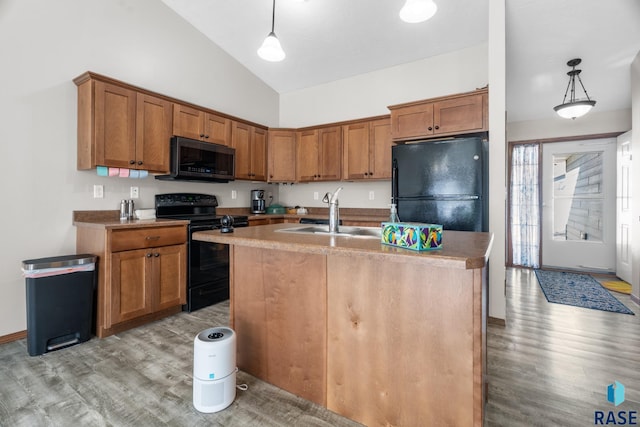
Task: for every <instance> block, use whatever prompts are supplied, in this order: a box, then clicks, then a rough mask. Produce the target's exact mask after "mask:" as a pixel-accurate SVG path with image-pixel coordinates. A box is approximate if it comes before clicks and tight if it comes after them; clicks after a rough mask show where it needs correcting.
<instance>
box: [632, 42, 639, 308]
mask: <svg viewBox="0 0 640 427" xmlns="http://www.w3.org/2000/svg"><path fill="white" fill-rule="evenodd" d="M630 74H631V76H630V77H631V123H632V129H634V131H633V133H632V135H631V155H632V159H640V52H639V53H638V54H637V55H636V57H635V58H634V60H633V62H632V63H631V72H630ZM632 166H633V167H632V169H631V182H632V184H631V195H632V202H631V213H632V215H631V218H640V185H638V183H640V167H639V166H638V162H637V161H635V162H633V163H632ZM631 242H632V244H631V257H632V259H633V261H632V264H631V265H632V267H631V275H632V283H631V286H632V289H631V297H632V299H633V300H635V302H637V303H640V225H639V224H638V222H634V223H632V225H631Z"/></svg>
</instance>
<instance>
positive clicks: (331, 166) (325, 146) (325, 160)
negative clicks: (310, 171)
mask: <svg viewBox="0 0 640 427" xmlns="http://www.w3.org/2000/svg"><path fill="white" fill-rule="evenodd" d="M318 139H319V142H320V179H321V180H323V181H338V180H340V177H341V176H342V128H341V127H340V126H334V127H330V128H322V129H320V131H319V133H318Z"/></svg>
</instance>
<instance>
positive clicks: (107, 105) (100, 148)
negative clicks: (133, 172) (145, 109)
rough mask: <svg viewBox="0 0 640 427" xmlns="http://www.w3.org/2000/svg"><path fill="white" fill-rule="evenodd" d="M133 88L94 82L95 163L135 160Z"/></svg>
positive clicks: (119, 163) (125, 164)
mask: <svg viewBox="0 0 640 427" xmlns="http://www.w3.org/2000/svg"><path fill="white" fill-rule="evenodd" d="M135 138H136V92H135V91H133V90H130V89H126V88H123V87H120V86H115V85H112V84H109V83H104V82H100V81H96V82H95V153H96V156H95V159H96V165H101V166H111V167H120V168H129V167H131V165H130V162H131V161H135V160H134V159H135V157H136V152H135Z"/></svg>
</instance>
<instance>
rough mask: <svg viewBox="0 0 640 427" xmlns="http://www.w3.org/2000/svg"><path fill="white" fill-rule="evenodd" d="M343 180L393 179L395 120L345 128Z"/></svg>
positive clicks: (375, 121) (379, 120)
mask: <svg viewBox="0 0 640 427" xmlns="http://www.w3.org/2000/svg"><path fill="white" fill-rule="evenodd" d="M342 137H343V144H344V146H343V159H342V164H343V170H342V178H343V179H347V180H361V179H390V178H391V146H392V145H393V143H392V141H391V120H390V119H389V118H388V117H387V118H381V119H377V120H370V121H365V122H359V123H352V124H348V125H344V126H343V128H342Z"/></svg>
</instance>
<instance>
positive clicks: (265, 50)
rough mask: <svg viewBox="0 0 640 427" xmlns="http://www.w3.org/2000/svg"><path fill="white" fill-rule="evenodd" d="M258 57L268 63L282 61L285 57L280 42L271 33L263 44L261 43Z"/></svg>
mask: <svg viewBox="0 0 640 427" xmlns="http://www.w3.org/2000/svg"><path fill="white" fill-rule="evenodd" d="M258 56H259V57H260V58H262V59H264V60H265V61H270V62H278V61H282V60H283V59H284V58H285V57H286V54H285V53H284V50H282V46H281V45H280V40H278V38H277V37H276V34H275V33H274V32H273V31H272V32H270V33H269V35H268V36H267V38H266V39H264V42H262V46H260V49H258Z"/></svg>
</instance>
